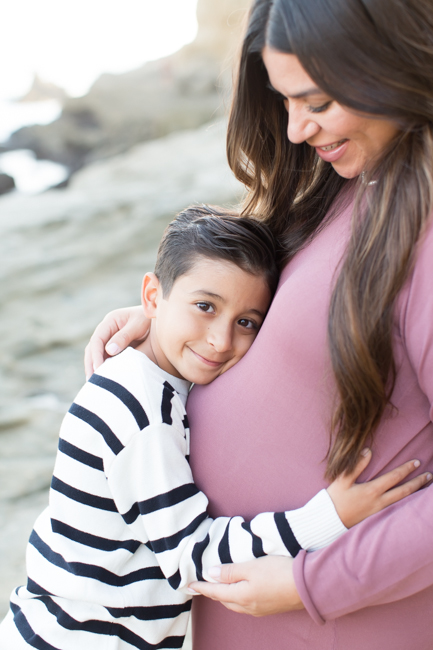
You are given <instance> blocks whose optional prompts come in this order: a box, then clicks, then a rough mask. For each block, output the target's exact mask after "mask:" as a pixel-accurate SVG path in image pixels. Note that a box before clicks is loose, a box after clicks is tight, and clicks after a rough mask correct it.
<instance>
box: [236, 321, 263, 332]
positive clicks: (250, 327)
mask: <svg viewBox="0 0 433 650" xmlns="http://www.w3.org/2000/svg"><path fill="white" fill-rule="evenodd" d="M238 324H239V325H240V326H241V327H245V329H247V330H257V329H258V326H257V323H255V322H254V321H252V320H250V319H249V318H241V319H239V320H238Z"/></svg>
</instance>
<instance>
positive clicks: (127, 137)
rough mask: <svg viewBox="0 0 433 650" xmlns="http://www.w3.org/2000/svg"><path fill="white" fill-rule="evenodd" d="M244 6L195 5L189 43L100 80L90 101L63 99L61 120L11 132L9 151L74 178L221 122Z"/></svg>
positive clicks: (245, 0)
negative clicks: (150, 143) (144, 145)
mask: <svg viewBox="0 0 433 650" xmlns="http://www.w3.org/2000/svg"><path fill="white" fill-rule="evenodd" d="M248 5H249V0H218V1H217V2H216V1H215V0H198V6H197V18H198V24H199V28H198V33H197V37H196V39H195V40H194V41H193V42H192V43H191V44H189V45H186V46H185V47H184V48H182V49H181V50H179V51H178V52H177V53H175V54H173V55H171V56H168V57H166V58H164V59H160V60H158V61H152V62H149V63H147V64H146V65H144V66H143V67H141V68H139V69H137V70H134V71H132V72H129V73H126V74H121V75H113V74H104V75H102V76H101V77H100V78H99V79H98V80H97V81H96V82H95V84H94V85H93V86H92V88H91V89H90V91H89V93H88V94H87V95H85V96H84V97H79V98H68V99H66V100H65V101H64V106H63V111H62V115H61V117H60V118H59V119H58V120H56V121H55V122H52V123H51V124H48V125H37V126H28V127H24V128H22V129H20V130H19V131H16V132H15V133H14V134H13V135H12V136H11V138H10V141H9V142H8V143H7V146H8V147H9V148H12V149H32V150H33V151H35V153H36V155H37V157H38V158H45V159H48V160H53V161H55V162H59V163H61V164H63V165H66V166H67V167H69V169H70V170H71V172H74V171H76V170H77V169H79V168H80V167H82V166H83V165H85V164H87V163H89V162H92V161H94V160H98V159H101V158H107V157H109V156H113V155H116V154H118V153H121V152H123V151H127V150H128V149H129V148H131V147H132V146H134V145H135V144H137V143H139V142H143V141H146V140H151V139H154V138H158V137H162V136H164V135H167V134H168V133H170V132H172V131H177V130H180V129H190V128H194V127H197V126H200V125H202V124H204V123H206V122H208V121H209V120H210V119H214V118H215V117H217V116H221V115H222V114H224V112H225V110H226V105H225V103H226V102H225V100H226V99H227V96H228V89H229V88H230V82H231V56H232V55H233V54H234V52H235V50H236V46H237V43H238V41H239V35H240V30H241V25H242V22H243V17H244V15H245V11H246V8H247V7H248Z"/></svg>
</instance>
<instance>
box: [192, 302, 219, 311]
mask: <svg viewBox="0 0 433 650" xmlns="http://www.w3.org/2000/svg"><path fill="white" fill-rule="evenodd" d="M195 304H196V305H197V307H198V308H199V309H200V310H201V311H204V312H205V313H206V314H212V313H213V312H214V311H215V310H214V308H213V306H212V305H211V304H210V303H208V302H196V303H195Z"/></svg>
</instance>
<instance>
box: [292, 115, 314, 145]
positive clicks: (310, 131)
mask: <svg viewBox="0 0 433 650" xmlns="http://www.w3.org/2000/svg"><path fill="white" fill-rule="evenodd" d="M288 116H289V121H288V124H287V137H288V138H289V140H290V142H293V144H301V142H306V141H307V140H309V139H310V138H312V137H313V136H315V135H316V133H318V132H319V131H320V126H319V124H317V122H316V121H315V120H314V117H312V116H310V115H308V114H305V111H304V110H302V109H300V110H298V109H297V108H294V109H293V110H292V109H289V111H288Z"/></svg>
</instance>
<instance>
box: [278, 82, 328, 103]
mask: <svg viewBox="0 0 433 650" xmlns="http://www.w3.org/2000/svg"><path fill="white" fill-rule="evenodd" d="M267 85H268V88H269V89H270V90H272V91H273V92H274V93H276V94H277V95H280V96H281V97H286V95H284V94H283V93H281V92H280V91H279V90H277V89H276V88H274V87H273V85H272V84H271V82H270V81H269V82H268V84H267ZM324 94H325V93H324V92H323V90H321V89H320V88H318V87H317V86H312V87H311V88H307V90H303V91H302V92H300V93H296V94H295V95H287V97H290V98H291V99H302V98H303V97H308V96H310V95H324Z"/></svg>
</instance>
